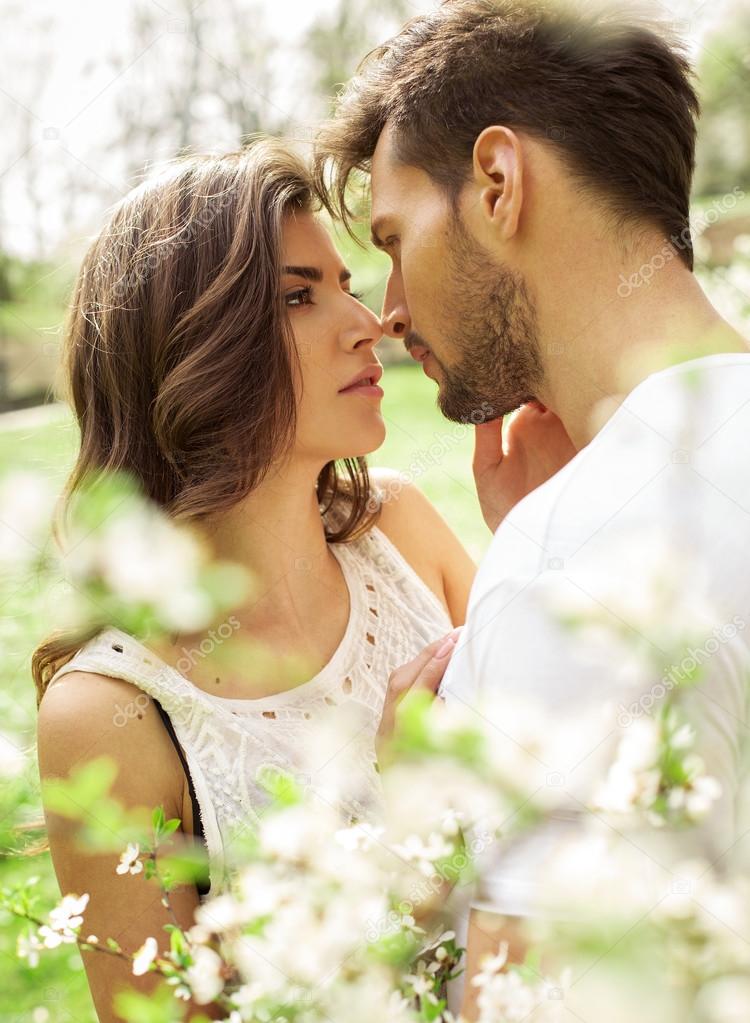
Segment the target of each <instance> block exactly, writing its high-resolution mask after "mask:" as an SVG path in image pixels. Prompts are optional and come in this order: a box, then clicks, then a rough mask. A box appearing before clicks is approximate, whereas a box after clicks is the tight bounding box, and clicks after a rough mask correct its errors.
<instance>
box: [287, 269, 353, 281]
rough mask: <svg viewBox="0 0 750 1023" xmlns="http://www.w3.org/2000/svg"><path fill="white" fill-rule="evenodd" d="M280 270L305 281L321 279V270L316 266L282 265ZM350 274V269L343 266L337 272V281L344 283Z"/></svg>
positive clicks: (349, 278) (349, 277)
mask: <svg viewBox="0 0 750 1023" xmlns="http://www.w3.org/2000/svg"><path fill="white" fill-rule="evenodd" d="M281 272H282V273H285V274H289V276H290V277H304V279H305V280H306V281H315V282H316V284H320V282H321V281H322V280H323V271H322V270H321V269H320V267H317V266H282V268H281ZM351 276H352V272H351V270H347V269H346V268H344V269H343V270H342V271H341V273H340V274H339V283H340V284H345V283H346V282H347V281H349V280H351Z"/></svg>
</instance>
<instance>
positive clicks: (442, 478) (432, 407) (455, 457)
mask: <svg viewBox="0 0 750 1023" xmlns="http://www.w3.org/2000/svg"><path fill="white" fill-rule="evenodd" d="M382 383H383V389H384V391H385V398H384V399H383V406H382V408H383V416H384V418H385V423H386V427H387V431H388V432H387V435H386V440H385V443H384V444H383V446H382V447H381V448H380V449H379V450H378V451H376V452H375V453H374V454H372V455H370V457H369V459H368V461H369V463H370V465H373V466H388V467H389V468H392V469H397V470H399V471H400V472H403V473H406V475H407V476H408V477H409V478H410V479H411V480H413V481H414V482H415V483H416V485H417V486H418V487H419V488H420V489H421V490H423V491H424V493H425V494H427V496H428V497H429V498H430V500H431V501H432V502H433V504H435V506H436V507H437V508H438V510H439V511H440V512H441V514H442V515H443V516H444V518H445V519H446V520H447V522H448V523H449V525H450V526H451V527H452V528H453V530H454V531H455V532H456V533H457V535H458V536H459V538H460V539H461V540H462V542H463V543H464V545H465V546H466V548H467V549H468V550H469V553H470V554H471V555H472V557H473V558H474V559H475V560H478V559H479V558H481V556H482V554H483V553H484V551H485V550H486V549H487V545H488V544H489V542H490V539H491V534H490V532H489V530H488V529H487V527H486V525H485V524H484V521H483V519H482V516H481V513H480V511H479V502H478V501H477V497H476V493H475V491H474V481H473V478H472V475H471V456H472V450H473V442H474V438H473V432H474V428H473V427H470V426H465V425H463V424H460V423H450V422H448V421H447V420H446V419H444V418H443V416H442V415H441V414H440V411H439V410H438V408H437V405H436V401H435V399H436V396H437V387H436V385H435V384H434V383H433V381H432V380H429V379H428V378H427V377H426V376H425V375H424V373H423V372H422V370H421V368H420V367H419V366H418V365H417V364H416V363H413V364H411V365H410V364H405V365H397V366H388V367H386V370H385V375H384V378H383V381H382Z"/></svg>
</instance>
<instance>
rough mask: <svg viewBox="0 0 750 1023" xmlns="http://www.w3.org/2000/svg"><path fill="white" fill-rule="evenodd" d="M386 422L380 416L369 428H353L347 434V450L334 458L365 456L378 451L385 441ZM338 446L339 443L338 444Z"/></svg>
mask: <svg viewBox="0 0 750 1023" xmlns="http://www.w3.org/2000/svg"><path fill="white" fill-rule="evenodd" d="M385 433H386V430H385V423H384V422H383V420H382V419H381V418H380V416H378V421H377V422H374V423H373V424H372V425H371V426H369V427H368V428H367V429H365V430H363V429H359V430H352V431H351V432H350V433H347V436H346V448H347V450H346V452H345V453H343V454H337V455H335V456H332V457H333V458H364V457H365V455H371V454H372V453H373V451H377V450H378V448H380V447H381V446H382V444H383V442H384V441H385ZM337 447H338V445H337Z"/></svg>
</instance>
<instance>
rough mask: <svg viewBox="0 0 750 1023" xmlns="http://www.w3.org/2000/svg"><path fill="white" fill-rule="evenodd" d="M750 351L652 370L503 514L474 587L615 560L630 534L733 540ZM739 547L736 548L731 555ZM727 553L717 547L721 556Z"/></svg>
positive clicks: (746, 481) (740, 511) (749, 504)
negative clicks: (721, 533) (611, 552)
mask: <svg viewBox="0 0 750 1023" xmlns="http://www.w3.org/2000/svg"><path fill="white" fill-rule="evenodd" d="M749 435H750V353H749V354H747V355H743V354H738V353H733V354H727V355H722V356H710V357H707V358H704V359H698V360H692V361H691V362H689V363H684V364H681V365H678V366H673V367H671V368H670V369H668V370H665V371H663V372H661V373H656V374H653V375H652V376H650V377H648V378H646V380H644V381H643V382H642V384H640V385H639V386H638V387H637V388H635V389H634V391H633V392H631V394H629V395H628V396H627V398H626V399H625V400H624V401H623V402H622V404H621V405H620V406H619V407H618V409H617V411H616V412H615V413H614V415H612V417H611V418H610V419H609V420H608V422H607V423H606V424H605V425H604V427H603V428H602V429H601V430H600V431H599V433H598V434H597V435H596V436H595V437H594V439H593V440H592V441H591V442H590V444H588V445H587V446H586V447H585V448H583V449H582V450H581V451H579V452H578V454H577V455H576V456H575V458H573V459H572V460H571V461H570V462H569V463H568V464H567V465H566V466H565V467H564V468H563V469H562V470H560V472H558V473H557V474H556V475H555V476H553V477H552V478H551V479H550V480H548V481H547V482H546V483H545V484H543V485H542V486H541V487H538V488H537V489H536V490H535V491H533V492H532V493H531V494H529V495H527V496H526V497H525V498H524V499H523V500H522V501H520V502H519V504H518V505H516V507H515V508H514V509H513V510H512V511H511V512H510V514H509V515H508V516H507V517H506V519H505V520H504V521H503V522H502V523H501V525H500V527H499V529H498V530H497V532H496V533H495V536H494V537H493V540H492V543H491V544H490V547H489V549H488V551H487V554H486V556H485V559H484V560H483V562H482V565H481V566H480V569H479V573H478V576H477V585H476V587H475V589H476V591H477V594H479V593H480V592H481V591H482V590H483V589H486V588H488V587H492V586H494V585H496V584H497V582H498V580H499V579H503V580H506V581H509V580H516V582H520V583H523V580H525V579H528V578H532V577H534V576H536V575H537V574H539V573H540V572H543V571H545V570H547V569H550V568H552V569H554V568H564V567H566V566H568V565H571V564H573V563H577V564H579V565H581V564H582V563H584V562H587V561H589V560H591V559H592V558H596V559H600V558H602V557H604V558H605V559H606V556H607V550H608V549H609V546H611V545H612V544H614V543H615V542H617V545H618V546H621V545H622V543H627V542H628V537H631V536H632V537H637V536H641V537H643V536H647V535H649V534H653V533H654V532H666V533H669V532H671V530H672V529H673V528H676V527H677V526H678V525H679V529H680V530H681V531H682V533H683V535H684V536H687V537H689V538H692V537H696V538H698V537H701V536H706V535H712V534H715V532H716V526H717V523H719V522H721V523H723V524H724V529H725V535H726V537H727V539H730V538H731V537H732V536H733V535H734V533H735V532H736V533H737V534H738V537H739V535H740V534H741V533H742V532H743V531H745V530H746V523H747V517H748V515H750V463H747V462H746V461H745V460H744V459H742V458H740V457H739V455H740V453H741V451H742V450H743V449H744V442H743V440H742V439H743V438H746V437H747V436H749ZM730 549H731V544H727V545H726V550H725V551H724V553H728V551H729V550H730ZM722 556H723V555H722V550H721V549H718V548H716V546H714V545H712V557H714V558H716V559H717V563H718V562H719V561H720V560H721V558H722Z"/></svg>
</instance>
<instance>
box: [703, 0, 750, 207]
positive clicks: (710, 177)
mask: <svg viewBox="0 0 750 1023" xmlns="http://www.w3.org/2000/svg"><path fill="white" fill-rule="evenodd" d="M698 74H699V90H700V94H701V102H702V106H703V115H702V118H701V122H700V127H699V133H698V161H697V162H698V166H697V174H696V194H697V195H715V194H718V193H724V192H730V191H731V190H732V189H733V188H734V187H735V185H739V186H740V187H742V188H747V189H750V117H748V105H749V104H750V9H749V8H748V7H747V4H746V2H742V3H741V4H736V5H734V6H733V7H732V8H730V10H729V11H728V13H727V17H726V18H725V19H724V20H723V22H722V25H721V28H719V29H718V30H716V31H715V32H713V33H712V34H710V35H708V36H707V37H706V39H705V42H704V45H703V47H702V49H701V56H700V60H699V64H698Z"/></svg>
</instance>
